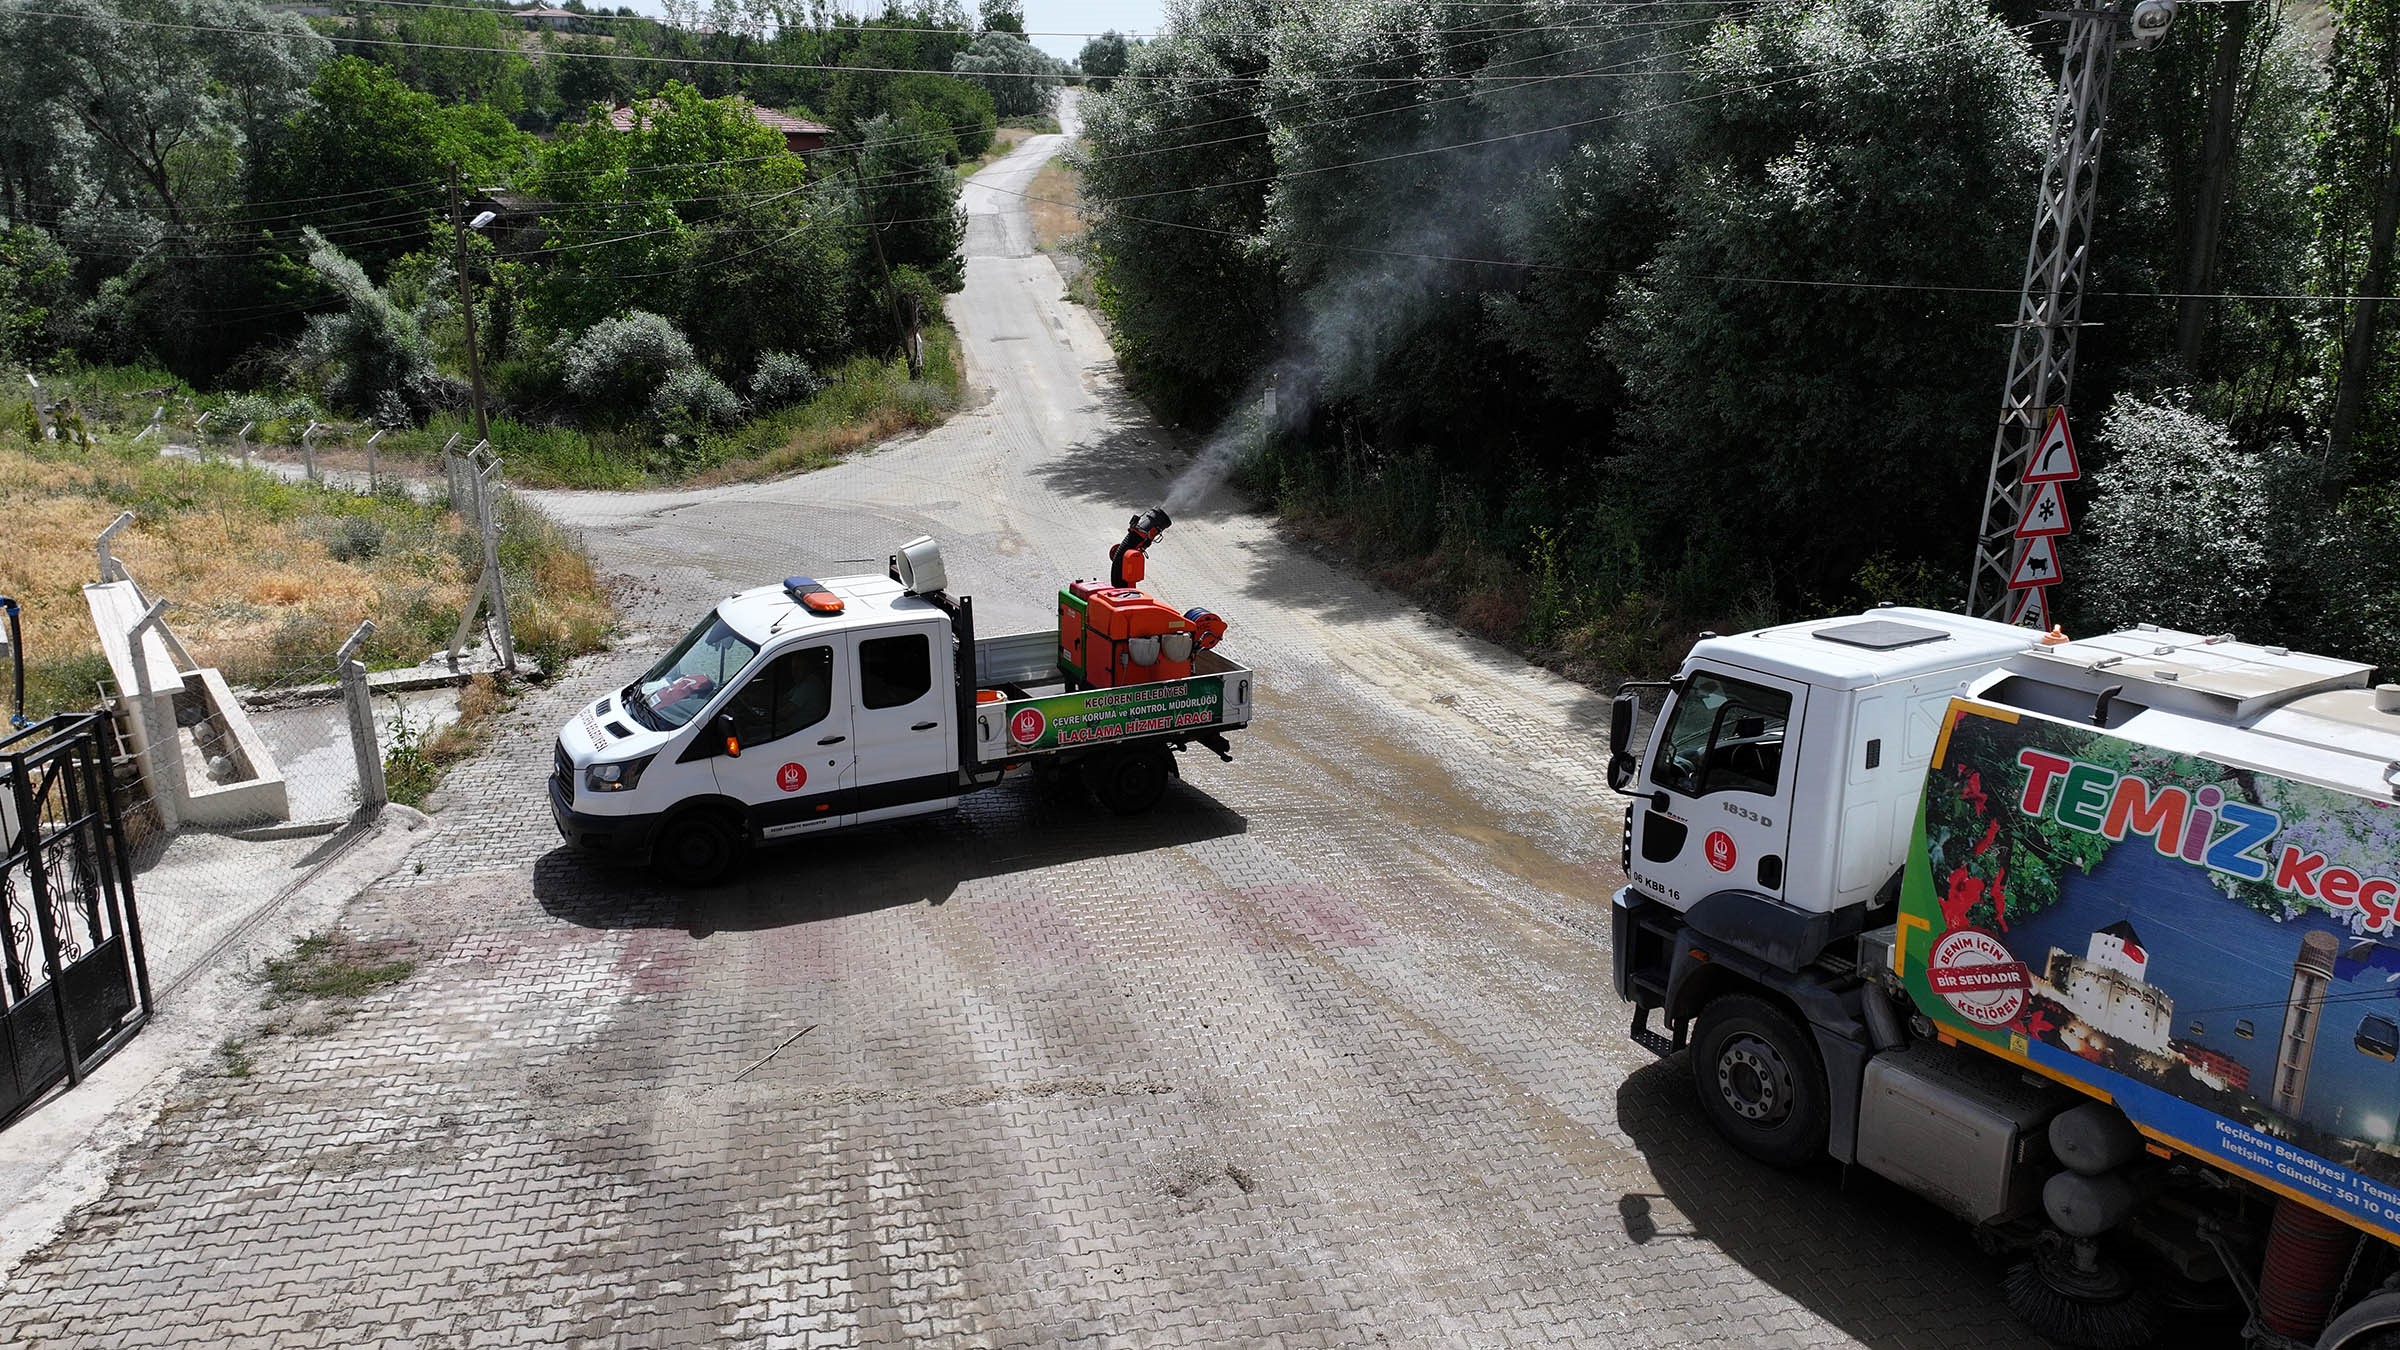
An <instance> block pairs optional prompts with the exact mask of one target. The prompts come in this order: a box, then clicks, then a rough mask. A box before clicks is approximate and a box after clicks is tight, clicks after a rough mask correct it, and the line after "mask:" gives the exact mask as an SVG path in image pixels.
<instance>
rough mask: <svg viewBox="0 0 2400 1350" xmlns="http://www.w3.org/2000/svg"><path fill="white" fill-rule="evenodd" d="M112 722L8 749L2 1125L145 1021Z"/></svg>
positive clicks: (2, 864) (54, 728)
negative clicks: (112, 749) (114, 773)
mask: <svg viewBox="0 0 2400 1350" xmlns="http://www.w3.org/2000/svg"><path fill="white" fill-rule="evenodd" d="M110 731H111V728H110V726H109V715H108V714H106V713H100V712H90V713H71V714H67V715H65V716H60V717H52V718H47V719H45V720H43V721H40V722H36V723H34V724H33V725H31V726H29V727H27V728H25V729H23V730H21V731H18V732H16V733H14V734H13V735H10V736H9V737H7V738H6V739H4V740H0V1124H5V1123H6V1122H8V1121H9V1120H11V1119H13V1118H14V1117H15V1116H16V1115H17V1114H18V1113H19V1112H20V1111H22V1110H24V1108H25V1107H26V1106H27V1105H28V1104H29V1103H31V1102H34V1101H36V1100H39V1099H40V1097H41V1096H42V1094H43V1093H45V1092H48V1091H49V1090H50V1089H51V1088H52V1087H54V1086H56V1085H57V1083H58V1082H59V1080H61V1079H65V1080H66V1081H68V1082H70V1083H80V1082H82V1081H83V1075H84V1074H85V1073H86V1072H87V1071H89V1070H90V1069H91V1068H93V1067H94V1066H96V1065H97V1064H99V1063H100V1061H101V1060H104V1059H106V1058H108V1057H109V1056H110V1055H111V1054H113V1053H115V1052H116V1050H117V1048H118V1047H119V1046H122V1045H123V1044H125V1042H126V1041H128V1040H130V1039H131V1038H132V1037H133V1034H134V1033H135V1032H137V1031H139V1030H141V1027H142V1024H143V1023H144V1022H146V1021H148V1020H149V1017H150V970H149V966H148V964H147V962H146V961H145V960H144V958H143V955H142V928H141V921H140V919H139V918H138V917H137V916H136V915H135V913H134V903H133V867H132V862H131V859H129V858H128V857H127V856H126V851H125V831H124V828H123V822H122V820H121V818H120V817H119V815H118V811H117V794H116V784H115V781H114V779H113V778H112V776H111V770H110V760H109V754H108V747H109V741H110Z"/></svg>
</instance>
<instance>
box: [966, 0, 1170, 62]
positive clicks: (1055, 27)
mask: <svg viewBox="0 0 2400 1350" xmlns="http://www.w3.org/2000/svg"><path fill="white" fill-rule="evenodd" d="M967 8H968V9H969V10H970V11H972V10H973V9H974V6H973V5H972V4H969V5H968V6H967ZM1166 8H1167V7H1166V0H1025V31H1026V32H1027V33H1028V34H1029V35H1030V34H1042V33H1046V32H1057V33H1076V34H1082V33H1100V32H1104V31H1106V30H1108V29H1111V28H1114V29H1116V30H1117V31H1118V32H1120V33H1132V34H1136V35H1141V34H1149V33H1155V32H1157V31H1158V30H1159V26H1160V25H1161V24H1162V23H1164V22H1165V21H1166ZM1032 40H1033V45H1034V46H1036V47H1039V48H1041V49H1042V50H1043V51H1046V52H1048V53H1050V54H1051V55H1052V56H1059V57H1065V58H1068V59H1070V60H1072V59H1073V58H1074V56H1075V54H1076V53H1077V52H1080V51H1082V50H1083V44H1084V43H1085V41H1087V39H1085V38H1083V37H1080V36H1077V37H1050V36H1035V37H1033V39H1032Z"/></svg>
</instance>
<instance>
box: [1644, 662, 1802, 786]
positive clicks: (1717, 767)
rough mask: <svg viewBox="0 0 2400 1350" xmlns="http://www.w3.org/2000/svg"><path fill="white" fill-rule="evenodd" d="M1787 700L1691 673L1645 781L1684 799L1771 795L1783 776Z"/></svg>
mask: <svg viewBox="0 0 2400 1350" xmlns="http://www.w3.org/2000/svg"><path fill="white" fill-rule="evenodd" d="M1791 713H1792V696H1791V695H1789V694H1786V693H1783V692H1781V691H1779V690H1775V689H1769V688H1766V687H1764V686H1763V685H1756V684H1751V683H1748V682H1747V681H1743V680H1733V679H1727V678H1726V677H1724V676H1722V675H1716V674H1711V673H1708V672H1705V671H1702V672H1696V673H1694V674H1693V675H1692V677H1691V679H1690V681H1689V682H1687V683H1686V684H1685V685H1684V689H1683V693H1682V694H1681V695H1680V696H1679V697H1677V698H1676V700H1675V715H1674V720H1673V721H1671V722H1669V723H1668V724H1667V734H1666V735H1665V736H1664V737H1663V738H1662V739H1661V740H1660V741H1659V745H1658V760H1657V762H1656V763H1654V764H1652V765H1651V766H1650V781H1652V782H1654V783H1656V784H1658V785H1659V786H1660V787H1663V788H1665V789H1667V790H1668V791H1670V792H1680V793H1682V794H1683V795H1684V796H1686V797H1705V796H1708V795H1709V794H1711V793H1717V792H1755V793H1759V794H1761V795H1764V796H1769V797H1771V796H1773V795H1775V784H1776V782H1777V780H1778V779H1780V778H1781V777H1782V773H1783V732H1784V725H1785V723H1787V722H1788V721H1790V720H1791Z"/></svg>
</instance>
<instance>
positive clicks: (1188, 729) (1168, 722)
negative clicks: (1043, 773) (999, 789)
mask: <svg viewBox="0 0 2400 1350" xmlns="http://www.w3.org/2000/svg"><path fill="white" fill-rule="evenodd" d="M1221 665H1222V667H1223V669H1222V670H1221V671H1219V672H1218V673H1213V674H1208V675H1194V676H1192V677H1191V678H1189V679H1182V680H1161V681H1157V682H1155V683H1152V684H1133V685H1120V686H1118V687H1116V688H1111V689H1083V690H1078V691H1076V692H1073V693H1066V694H1046V695H1042V696H1040V697H1036V698H1021V699H1008V700H1004V701H995V702H986V703H979V704H977V705H976V709H975V718H976V725H975V739H976V752H977V756H978V758H980V759H981V760H982V761H983V762H984V763H987V764H989V763H994V762H997V761H1000V760H1004V759H1027V758H1033V757H1036V756H1040V755H1046V754H1052V753H1057V752H1061V751H1068V750H1088V749H1093V748H1096V747H1098V746H1102V745H1108V744H1112V743H1121V742H1126V741H1135V740H1144V739H1149V738H1153V737H1192V736H1198V735H1201V734H1203V733H1207V732H1222V731H1229V730H1233V729H1235V728H1239V727H1243V726H1247V725H1249V722H1250V701H1251V692H1252V691H1251V681H1252V676H1251V673H1250V672H1249V671H1247V670H1245V669H1243V668H1242V667H1240V666H1237V665H1234V664H1233V663H1232V662H1230V661H1224V662H1221Z"/></svg>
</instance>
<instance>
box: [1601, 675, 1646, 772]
mask: <svg viewBox="0 0 2400 1350" xmlns="http://www.w3.org/2000/svg"><path fill="white" fill-rule="evenodd" d="M1640 703H1641V695H1639V694H1636V693H1634V692H1633V691H1632V690H1625V691H1623V692H1621V693H1619V694H1618V695H1617V697H1616V699H1615V700H1614V701H1613V702H1611V703H1610V704H1609V705H1608V785H1609V786H1610V787H1612V788H1614V789H1616V790H1617V791H1619V792H1623V791H1624V790H1625V789H1626V788H1628V787H1631V786H1633V777H1634V771H1635V769H1636V768H1637V767H1638V766H1637V765H1636V763H1635V761H1634V758H1633V751H1632V750H1631V749H1630V748H1629V747H1630V746H1631V745H1632V744H1633V715H1634V711H1635V709H1636V708H1637V707H1638V706H1639V705H1640Z"/></svg>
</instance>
